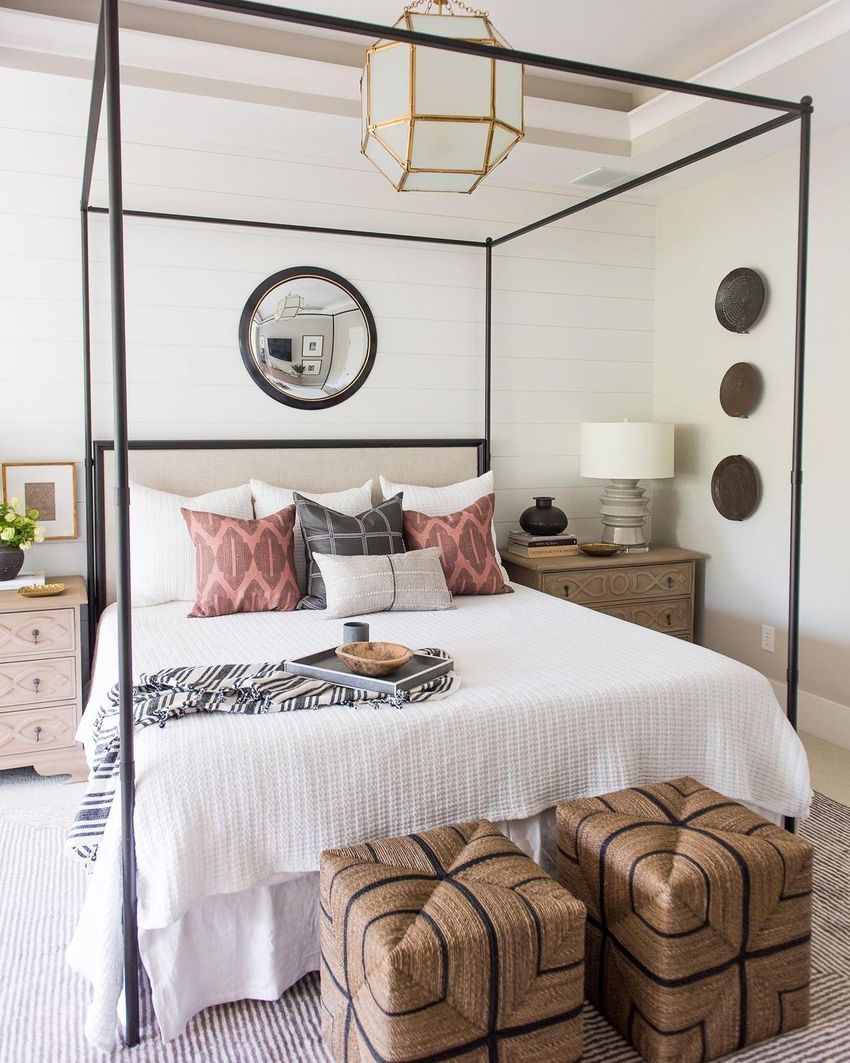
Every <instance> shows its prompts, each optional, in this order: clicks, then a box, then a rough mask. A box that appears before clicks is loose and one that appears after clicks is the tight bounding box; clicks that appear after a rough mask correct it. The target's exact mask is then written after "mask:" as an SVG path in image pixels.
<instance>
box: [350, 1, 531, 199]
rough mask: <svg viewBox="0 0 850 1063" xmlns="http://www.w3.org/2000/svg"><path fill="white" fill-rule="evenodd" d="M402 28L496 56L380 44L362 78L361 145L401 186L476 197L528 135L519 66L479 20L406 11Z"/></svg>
mask: <svg viewBox="0 0 850 1063" xmlns="http://www.w3.org/2000/svg"><path fill="white" fill-rule="evenodd" d="M396 25H397V26H399V27H401V28H404V29H410V30H416V31H420V32H424V33H432V34H436V35H438V36H444V37H452V38H454V39H463V40H470V41H474V42H476V43H478V44H486V45H489V46H491V47H492V49H493V59H486V58H484V57H483V56H474V55H462V54H460V53H456V52H442V51H439V50H438V49H434V48H425V47H423V46H421V45H409V44H404V43H402V42H387V41H379V42H377V44H375V45H374V46H373V47H372V48H370V49H369V51H368V52H367V54H366V67H365V70H364V72H363V79H362V81H361V95H362V120H363V128H362V139H361V149H362V151H363V154H364V155H366V156H367V158H369V159H370V160H371V161H372V162H373V163H374V164H375V166H377V168H378V169H379V170H380V171H381V173H383V174H384V176H385V177H387V178H388V180H390V181H391V182H392V184H393V185H394V186H395V187H396V188H397V189H399V190H403V191H440V192H471V191H472V190H473V189H474V188H475V186H476V185H477V184H478V182H479V181H480V180H481V179H482V177H484V176H485V175H486V174H487V173H489V171H490V170H491V169H492V168H493V167H494V166H496V165H497V164H498V163H500V162H501V161H502V160H503V159H504V158H505V157H506V156H507V154H508V153H509V152H510V150H511V148H513V146H514V145H515V144H516V143H517V142H518V141H519V140H521V139H522V137H523V134H524V124H523V121H524V119H523V68H522V66H521V65H520V64H518V63H506V62H500V61H499V60H498V58H497V56H498V53H499V50H500V48H501V47H506V45H505V44H504V41H503V40H502V38H501V37H499V35H498V34H497V33H496V31H495V30H494V29H493V27H492V25H491V23H490V20H489V19H488V18H486V17H485V16H483V15H478V14H476V15H451V14H420V13H417V12H406V13H405V14H404V15H403V16H402V17H401V19H400V20H399V22H398V23H397V24H396Z"/></svg>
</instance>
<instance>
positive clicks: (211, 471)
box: [94, 439, 485, 614]
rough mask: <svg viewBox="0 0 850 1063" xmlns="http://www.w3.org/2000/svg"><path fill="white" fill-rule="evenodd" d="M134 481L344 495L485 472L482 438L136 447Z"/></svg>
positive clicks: (101, 498)
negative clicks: (383, 484)
mask: <svg viewBox="0 0 850 1063" xmlns="http://www.w3.org/2000/svg"><path fill="white" fill-rule="evenodd" d="M113 456H114V455H113V449H112V443H111V442H108V443H95V503H96V512H95V520H94V543H95V557H96V573H95V579H96V588H95V601H96V603H97V612H98V614H99V613H100V611H101V610H102V609H103V608H104V607H105V606H106V605H108V604H109V603H110V602H112V601H114V600H115V567H116V566H115V535H114V527H115V505H114V499H115V491H114V488H115V470H114V461H113ZM129 461H130V479H131V480H135V481H137V482H138V483H142V484H146V485H147V486H148V487H156V488H158V489H159V490H161V491H173V492H174V493H175V494H181V495H199V494H203V493H204V492H206V491H214V490H216V489H218V488H221V487H233V486H236V485H238V484H244V483H247V481H248V480H250V479H251V478H252V477H253V478H254V479H257V480H265V481H267V482H268V483H272V484H279V485H280V486H283V487H293V488H295V489H296V490H301V491H310V490H312V491H338V490H341V489H343V488H346V487H354V486H355V485H358V484H362V483H364V482H365V481H366V480H369V479H372V480H374V481H375V492H376V494H375V497H376V500H377V498H378V496H379V494H380V485H379V483H378V475H379V474H380V473H383V475H384V476H386V477H387V478H388V479H390V480H395V481H397V482H401V483H418V484H426V485H428V486H431V487H440V486H442V485H444V484H450V483H454V482H455V481H457V480H467V479H469V478H470V477H472V476H477V475H478V474H479V473H481V472H483V471H484V462H485V447H484V442H483V440H480V439H434V440H410V441H407V440H393V441H387V440H362V441H357V442H349V441H339V440H333V441H322V442H318V441H311V442H309V443H305V442H300V441H294V440H282V441H277V440H263V441H251V442H245V441H241V440H239V441H233V442H230V441H226V442H220V441H210V442H207V441H203V442H185V443H184V442H182V441H168V442H161V441H157V442H139V441H136V442H132V443H131V444H130V454H129Z"/></svg>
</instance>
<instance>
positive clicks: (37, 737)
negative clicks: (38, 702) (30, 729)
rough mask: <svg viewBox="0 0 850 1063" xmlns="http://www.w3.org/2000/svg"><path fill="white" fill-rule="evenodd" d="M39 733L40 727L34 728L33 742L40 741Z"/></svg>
mask: <svg viewBox="0 0 850 1063" xmlns="http://www.w3.org/2000/svg"><path fill="white" fill-rule="evenodd" d="M41 731H42V728H41V727H40V726H37V727H36V728H35V740H36V742H38V741H40V739H41Z"/></svg>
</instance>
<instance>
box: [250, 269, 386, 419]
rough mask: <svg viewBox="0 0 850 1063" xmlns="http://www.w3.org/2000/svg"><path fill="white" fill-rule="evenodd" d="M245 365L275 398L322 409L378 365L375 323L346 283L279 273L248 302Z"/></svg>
mask: <svg viewBox="0 0 850 1063" xmlns="http://www.w3.org/2000/svg"><path fill="white" fill-rule="evenodd" d="M239 345H240V348H241V350H242V360H243V361H244V362H245V365H246V367H247V369H248V372H249V373H250V374H251V376H252V377H253V378H254V380H255V381H256V383H258V384H259V385H260V387H261V388H262V389H263V390H264V391H265V392H266V393H267V394H269V395H271V396H272V397H273V398H276V399H277V400H278V401H279V402H283V403H286V404H287V405H289V406H297V407H299V408H301V409H324V408H326V407H328V406H334V405H336V404H337V403H339V402H342V401H344V400H345V399H347V398H348V397H349V396H350V395H352V394H354V392H355V391H357V389H358V388H359V387H360V386H361V384H362V383H363V381H364V380H365V379H366V377H367V376H368V375H369V372H370V371H371V368H372V364H373V362H374V360H375V348H376V345H377V335H376V331H375V321H374V318H373V317H372V313H371V311H370V310H369V307H368V305H367V304H366V302H365V301H364V299H363V297H362V295H361V294H360V293H359V292H358V291H357V289H356V288H355V287H353V285H351V284H349V283H348V281H346V280H345V279H344V278H343V277H340V276H338V275H337V274H335V273H331V272H329V271H328V270H323V269H319V268H316V267H309V266H304V267H296V268H293V269H287V270H282V271H281V272H280V273H276V274H274V275H273V276H272V277H269V278H268V279H267V280H265V281H264V282H263V283H262V284H261V285H259V287H258V288H257V289H256V290H255V291H254V292H253V293H252V294H251V296H250V297H249V299H248V302H247V303H246V305H245V309H244V310H243V312H242V318H241V320H240V323H239Z"/></svg>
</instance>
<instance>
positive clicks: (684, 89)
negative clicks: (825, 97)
mask: <svg viewBox="0 0 850 1063" xmlns="http://www.w3.org/2000/svg"><path fill="white" fill-rule="evenodd" d="M174 2H175V3H177V4H181V5H183V6H188V7H196V8H207V9H210V10H211V11H217V12H227V13H230V14H234V15H241V16H243V17H245V18H259V19H265V20H269V21H271V22H276V23H283V24H288V25H291V26H303V27H309V28H311V29H318V30H322V31H325V32H328V33H347V34H353V35H356V36H358V37H365V38H369V39H372V40H375V39H384V40H392V41H401V42H406V43H408V44H416V45H422V46H428V47H432V48H437V49H442V50H445V51H453V52H460V53H463V54H466V55H473V56H483V57H485V58H492V54H493V53H492V49H491V47H490V46H488V45H481V44H476V43H471V42H468V41H463V40H456V39H452V38H447V37H437V36H432V35H431V34H426V33H420V32H414V31H410V30H405V29H399V28H393V27H388V26H381V25H376V24H374V23H369V22H361V21H356V20H353V19H349V18H338V17H333V16H330V15H323V14H314V13H311V12H307V11H299V10H295V9H292V8H286V7H276V6H273V5H271V4H266V3H256V2H253V0H174ZM119 7H120V2H119V0H103V2H102V7H101V12H100V18H99V22H98V31H97V45H96V51H95V58H94V70H93V76H92V92H91V105H90V110H89V119H88V130H87V139H86V150H85V161H84V167H83V180H82V195H81V202H80V212H81V218H80V220H81V242H82V295H83V312H84V330H83V349H84V350H83V353H84V363H83V365H84V369H83V382H84V397H85V451H86V458H85V484H86V512H87V561H88V579H89V586H90V601H91V603H92V605H91V613H90V631H91V632H93V629H94V623H95V621H96V619H97V615H98V611H99V608H100V607H101V606H102V604H103V601H104V588H103V587H102V585H101V582H102V578H103V577H102V567H101V565H100V564H99V563H98V553H99V552H101V553H102V551H103V550H104V544H103V543H102V542H98V541H97V538H96V528H95V520H94V513H95V509H96V505H97V502H98V498H97V492H96V483H95V479H96V456H97V455H96V448H95V445H94V440H93V434H92V422H93V408H92V406H93V403H92V387H91V383H92V379H91V293H90V280H89V217H90V216H91V215H108V222H109V249H110V282H111V308H112V366H113V406H114V427H113V433H114V440H113V441H112V444H111V445H112V446H114V463H115V507H116V510H115V530H116V553H117V558H116V576H117V609H118V635H119V684H120V742H121V761H120V779H121V827H122V903H123V937H124V955H123V966H124V1016H123V1018H124V1030H123V1037H124V1041H125V1043H126V1044H127V1045H136V1044H138V1043H139V975H138V968H139V948H138V936H137V931H138V927H137V919H136V901H137V895H136V864H135V846H134V829H133V811H134V797H135V793H134V791H135V766H134V748H133V746H134V741H133V703H132V675H133V671H132V666H133V657H132V625H131V605H130V579H131V570H130V528H129V502H130V494H129V468H128V451H129V449H130V448H131V447H132V446H133V444H132V443H130V441H129V433H128V413H127V353H126V325H125V302H124V218H125V217H127V218H155V219H160V220H168V221H178V222H185V223H189V224H191V223H202V224H206V225H223V226H230V227H247V228H251V229H272V230H281V231H289V232H310V233H322V234H326V235H335V236H350V237H365V238H368V239H381V240H400V241H406V242H415V243H421V244H437V245H444V246H452V247H466V248H477V249H479V250H480V251H481V252H482V258H483V271H484V289H485V297H484V324H485V328H484V352H483V354H484V368H485V373H484V389H483V422H484V445H483V454H482V455H481V459H482V460H481V467H482V469H487V468H489V467H490V458H491V385H492V306H493V302H492V267H493V251H494V249H495V248H498V247H500V246H501V245H503V244H505V243H508V242H509V241H512V240H516V239H518V238H519V237H521V236H524V235H526V234H528V233H530V232H534V231H535V230H536V229H539V228H542V227H543V226H546V225H550V224H552V223H553V222H557V221H559V220H561V219H563V218H567V217H569V216H570V215H573V214H577V213H578V212H579V211H583V210H586V209H588V208H589V207H592V206H595V205H596V204H598V203H602V202H603V201H605V200H608V199H612V198H614V197H615V196H619V195H621V194H622V193H625V192H630V191H632V190H634V189H636V188H639V187H641V186H642V185H644V184H647V183H649V182H650V181H654V180H656V179H658V178H661V177H665V176H667V175H668V174H671V173H674V172H675V171H677V170H681V169H683V168H684V167H687V166H690V165H692V164H694V163H697V162H700V161H702V160H704V159H707V158H709V157H711V156H713V155H717V154H719V153H721V152H723V151H726V150H727V149H729V148H734V147H736V146H737V145H739V144H743V143H745V142H746V141H749V140H752V139H754V138H756V137H760V136H763V135H764V134H766V133H770V132H772V131H773V130H775V129H779V128H780V127H781V126H784V125H787V124H788V123H791V122H799V124H800V126H799V128H800V135H799V186H798V196H797V264H796V270H797V278H796V324H795V338H794V393H793V416H792V425H791V427H792V447H791V449H792V465H791V498H790V558H789V580H788V583H789V591H788V659H787V675H786V678H787V684H788V693H787V714H788V719H789V721H790V722H791V724H792V725H793V726H794V727H795V729H796V726H797V702H798V686H799V594H800V528H801V491H802V449H803V437H802V429H803V411H804V404H803V386H804V371H805V343H806V281H807V258H808V248H807V244H808V214H809V166H810V162H809V160H810V142H811V115H812V109H813V108H812V99H811V97H809V96H804V97H803V98H802V99H801V100H800V101H799V102H795V101H790V100H781V99H774V98H771V97H767V96H758V95H752V94H750V93H746V92H739V91H734V90H730V89H718V88H711V87H709V86H706V85H699V84H693V83H691V82H685V81H677V80H674V79H671V78H664V77H656V76H654V75H651V74H642V73H637V72H634V71H628V70H618V69H615V68H611V67H606V66H599V65H595V64H592V63H582V62H577V61H575V60H570V59H559V58H556V57H553V56H547V55H538V54H535V53H532V52H524V51H516V50H511V49H500V51H499V60H500V61H502V62H511V63H520V64H523V65H525V66H530V67H537V68H540V69H544V70H552V71H556V72H560V73H567V74H576V75H583V76H588V77H594V78H601V79H604V80H606V81H615V82H621V83H624V84H628V85H637V86H642V87H646V88H652V89H659V90H662V91H667V92H673V93H680V94H683V95H689V96H699V97H703V98H706V99H710V100H717V101H721V102H726V103H731V104H738V105H743V106H748V107H758V108H762V109H764V110H767V111H775V112H778V114H777V116H776V117H773V118H771V119H769V120H768V121H766V122H763V123H761V124H759V125H756V126H754V127H752V128H750V129H747V130H744V131H742V132H740V133H737V134H735V135H734V136H730V137H727V138H725V139H724V140H721V141H719V142H717V143H715V144H711V145H709V146H708V147H705V148H702V149H700V150H699V151H695V152H693V153H691V154H689V155H686V156H684V157H683V158H680V159H678V160H676V161H674V162H670V163H667V164H666V165H664V166H660V167H658V168H657V169H655V170H653V171H651V172H649V173H646V174H643V175H641V176H638V177H635V178H633V179H632V180H629V181H626V182H624V183H623V184H619V185H617V186H615V187H614V188H610V189H607V190H605V191H602V192H600V193H598V194H597V195H594V196H591V197H590V198H588V199H585V200H583V201H581V202H579V203H574V204H572V205H570V206H568V207H566V208H564V209H563V210H559V211H556V212H555V213H553V214H549V215H547V216H546V217H544V218H541V219H539V220H538V221H534V222H531V223H529V224H527V225H523V226H521V227H520V228H518V229H514V230H512V231H510V232H506V233H504V234H502V235H500V236H496V237H487V239H485V240H462V239H457V238H451V237H440V236H431V235H429V236H425V235H421V236H420V235H415V234H411V233H392V232H378V231H372V230H363V229H345V228H338V227H329V226H322V225H303V224H302V225H296V224H290V223H286V222H269V221H251V220H249V219H245V218H220V217H207V216H201V215H192V214H180V213H165V212H161V211H149V210H135V209H125V207H124V196H123V181H122V162H121V145H122V139H121V82H120V72H119V38H120V33H119ZM104 96H105V98H106V141H107V155H108V206H106V207H103V206H95V205H93V204H92V203H91V185H92V176H93V171H94V162H95V154H96V150H97V138H98V130H99V127H100V117H101V111H102V107H103V101H104ZM331 442H332V445H335V446H339V445H343V446H344V445H356V444H351V443H348V444H346V442H344V441H331ZM414 442H415V441H411V440H404V441H402V440H399V441H398V443H399V444H400V445H405V444H408V445H409V444H412V443H414ZM419 442H420V445H421V442H422V441H419ZM455 442H456V443H459V442H461V441H455ZM466 442H468V441H466ZM384 443H385V445H386V441H384ZM137 445H141V446H146V447H150V446H151V444H137ZM171 445H172V446H173V445H181V444H175V443H172V444H171ZM182 445H183V446H186V447H189V448H191V447H195V446H199V445H200V446H203V445H204V444H193V443H187V444H182ZM207 445H209V444H207ZM216 445H221V444H216ZM233 445H234V446H246V447H250V446H252V445H254V446H256V445H258V444H256V443H254V444H251V443H250V442H242V441H240V442H239V443H234V444H233ZM263 445H265V446H281V445H287V444H286V443H285V442H284V441H277V442H275V441H271V440H269V441H263ZM289 445H293V444H289ZM298 445H299V446H305V445H306V446H310V445H316V444H315V443H313V444H310V443H305V442H304V441H299V442H298ZM326 445H327V444H326ZM426 445H427V444H426ZM102 447H103V444H100V445H99V448H98V450H100V449H101V448H102ZM788 825H789V827H790V828H791V829H793V827H794V823H793V821H788Z"/></svg>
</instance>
